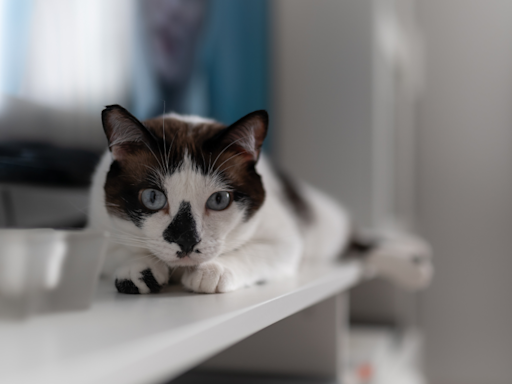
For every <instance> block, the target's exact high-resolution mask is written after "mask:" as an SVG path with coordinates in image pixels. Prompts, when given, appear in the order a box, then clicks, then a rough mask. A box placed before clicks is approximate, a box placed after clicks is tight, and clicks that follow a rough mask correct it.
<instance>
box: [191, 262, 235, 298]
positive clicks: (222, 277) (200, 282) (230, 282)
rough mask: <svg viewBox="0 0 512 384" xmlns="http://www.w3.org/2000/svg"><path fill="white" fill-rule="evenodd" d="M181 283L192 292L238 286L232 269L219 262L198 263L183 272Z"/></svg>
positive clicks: (227, 289)
mask: <svg viewBox="0 0 512 384" xmlns="http://www.w3.org/2000/svg"><path fill="white" fill-rule="evenodd" d="M181 283H182V284H183V285H184V286H185V288H187V289H190V290H191V291H194V292H201V293H217V292H219V293H220V292H229V291H233V290H235V289H237V288H238V286H237V284H236V277H235V274H234V273H233V271H232V270H231V269H230V268H228V267H226V266H224V265H222V264H221V263H219V262H216V261H211V262H208V263H203V264H199V265H198V266H196V267H194V268H193V269H190V270H187V271H185V272H184V274H183V277H182V279H181Z"/></svg>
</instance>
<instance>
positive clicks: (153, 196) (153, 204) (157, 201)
mask: <svg viewBox="0 0 512 384" xmlns="http://www.w3.org/2000/svg"><path fill="white" fill-rule="evenodd" d="M140 199H141V201H142V204H144V206H145V207H146V208H147V209H151V210H152V211H157V210H159V209H162V208H163V207H165V204H166V203H167V198H166V197H165V195H164V194H163V192H161V191H159V190H158V189H144V190H143V191H142V193H141V195H140Z"/></svg>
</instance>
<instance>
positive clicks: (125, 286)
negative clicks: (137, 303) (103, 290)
mask: <svg viewBox="0 0 512 384" xmlns="http://www.w3.org/2000/svg"><path fill="white" fill-rule="evenodd" d="M115 284H116V288H117V291H118V292H119V293H127V294H130V295H138V294H139V293H140V292H139V288H137V286H136V285H135V284H133V281H131V280H128V279H123V280H119V279H116V283H115Z"/></svg>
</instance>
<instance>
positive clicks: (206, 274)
mask: <svg viewBox="0 0 512 384" xmlns="http://www.w3.org/2000/svg"><path fill="white" fill-rule="evenodd" d="M102 123H103V128H104V131H105V134H106V137H107V140H108V150H107V151H106V152H105V154H104V155H103V157H102V159H101V161H100V163H99V166H98V167H97V170H96V172H95V174H94V176H93V183H92V189H91V204H90V212H89V226H90V227H92V228H96V229H100V230H105V231H108V232H110V234H111V244H110V247H109V251H108V253H107V259H106V262H105V266H104V273H105V274H113V276H114V280H115V286H116V288H117V290H118V291H119V292H121V293H129V294H139V293H140V294H144V293H154V292H158V291H160V290H161V288H162V287H163V286H165V285H166V284H168V282H169V281H170V278H171V276H173V275H174V276H173V277H174V278H176V276H179V279H180V280H181V283H182V284H183V286H184V287H185V288H187V289H188V290H191V291H193V292H203V293H217V292H229V291H233V290H237V289H239V288H242V287H246V286H251V285H254V284H256V283H260V282H264V281H272V280H276V279H280V278H284V277H286V276H292V275H294V274H295V273H297V270H298V268H299V266H300V265H301V262H302V261H304V260H307V259H315V258H316V259H322V260H325V261H327V260H335V259H337V258H339V257H340V255H341V254H342V253H343V252H344V251H347V250H348V249H354V248H358V251H359V252H358V253H359V254H361V255H363V256H364V265H365V270H366V271H367V273H373V274H381V275H384V276H387V277H389V278H391V279H393V280H394V281H396V282H397V283H398V284H401V285H403V286H406V287H409V288H413V289H414V288H420V287H423V286H425V285H426V284H428V282H429V280H430V277H431V274H432V268H431V262H430V250H429V248H428V246H427V245H426V244H425V243H424V242H423V241H422V240H420V239H418V238H415V237H412V236H401V237H396V236H391V237H389V236H388V237H384V238H381V239H380V241H378V242H377V243H374V242H373V243H372V242H370V243H369V242H362V241H361V239H357V238H355V237H354V230H353V226H352V222H351V218H350V216H349V215H348V213H347V212H346V210H345V209H344V208H343V207H342V206H341V205H339V204H338V203H337V202H335V201H334V200H333V199H331V198H329V197H327V196H326V195H324V194H323V193H321V192H319V191H318V190H316V189H314V188H312V187H311V186H309V185H307V184H303V183H299V182H296V181H293V180H292V179H290V178H288V177H287V176H285V175H284V174H282V173H279V172H276V171H275V170H274V169H273V168H272V166H271V164H270V163H269V161H268V159H267V157H266V156H265V155H264V154H263V153H261V147H262V144H263V141H264V139H265V136H266V134H267V129H268V114H267V112H265V111H256V112H252V113H250V114H248V115H246V116H244V117H242V118H241V119H240V120H238V121H237V122H235V123H233V124H232V125H230V126H225V125H223V124H221V123H219V122H216V121H214V120H210V119H205V118H201V117H196V116H181V115H177V114H174V113H171V114H166V115H163V116H160V117H157V118H153V119H149V120H146V121H144V122H140V121H139V120H137V119H136V118H135V117H134V116H133V115H131V114H130V113H129V112H128V111H127V110H126V109H124V108H123V107H121V106H119V105H111V106H108V107H106V108H105V109H104V110H103V112H102ZM175 272H176V274H175Z"/></svg>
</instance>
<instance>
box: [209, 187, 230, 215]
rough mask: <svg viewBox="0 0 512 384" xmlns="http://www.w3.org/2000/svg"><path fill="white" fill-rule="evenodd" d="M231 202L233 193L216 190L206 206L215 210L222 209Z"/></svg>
mask: <svg viewBox="0 0 512 384" xmlns="http://www.w3.org/2000/svg"><path fill="white" fill-rule="evenodd" d="M229 203H231V194H230V193H229V192H226V191H221V192H215V193H214V194H213V195H211V196H210V197H209V198H208V200H207V201H206V207H207V208H209V209H212V210H214V211H222V210H223V209H226V208H227V207H228V205H229Z"/></svg>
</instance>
